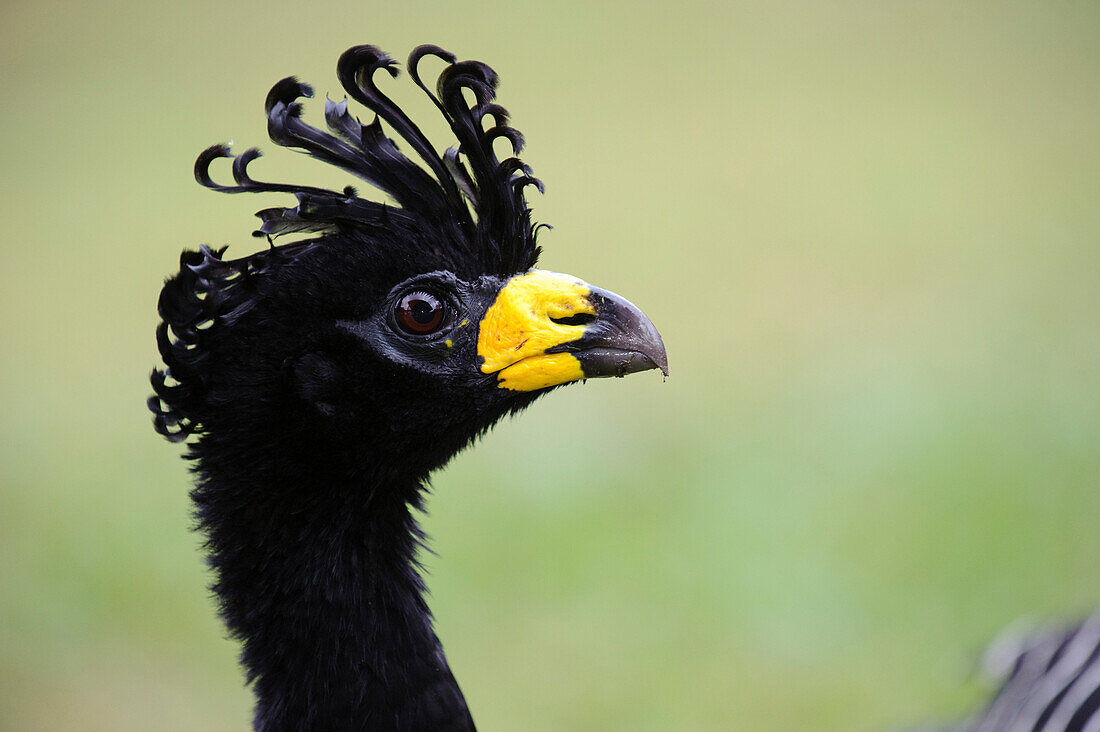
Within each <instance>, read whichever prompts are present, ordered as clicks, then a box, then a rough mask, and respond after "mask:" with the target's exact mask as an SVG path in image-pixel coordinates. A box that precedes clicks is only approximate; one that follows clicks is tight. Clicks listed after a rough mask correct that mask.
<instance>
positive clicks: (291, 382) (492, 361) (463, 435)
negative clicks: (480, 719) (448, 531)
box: [149, 46, 667, 730]
mask: <svg viewBox="0 0 1100 732" xmlns="http://www.w3.org/2000/svg"><path fill="white" fill-rule="evenodd" d="M428 55H431V56H436V57H438V58H440V59H443V60H444V61H445V62H446V63H447V66H446V67H445V68H444V70H443V72H442V74H441V75H440V77H439V81H438V84H437V86H436V91H435V92H434V93H433V92H432V91H429V90H428V88H427V87H426V86H425V85H424V84H423V83H422V82H421V80H420V77H419V75H418V73H417V65H418V63H419V62H420V61H421V59H423V57H424V56H428ZM408 69H409V75H410V76H411V77H412V80H413V82H414V83H415V84H416V85H417V86H419V87H420V88H421V89H422V90H423V91H424V92H425V93H426V94H427V95H428V97H429V98H430V99H431V101H432V102H433V103H434V104H435V106H436V107H437V108H438V110H439V111H440V113H441V114H442V115H443V117H444V119H445V120H446V122H447V123H448V125H449V126H450V128H451V131H452V132H453V133H454V136H455V138H456V139H457V143H458V144H457V146H456V147H452V148H450V149H448V150H447V151H446V152H445V153H443V154H442V155H439V154H438V153H437V152H436V150H435V148H434V147H433V146H432V145H431V143H429V141H428V140H427V138H426V137H425V136H424V134H423V133H422V132H421V131H420V129H419V128H418V127H417V126H416V125H415V124H414V123H413V122H412V120H410V119H409V118H408V117H407V116H406V115H405V113H404V112H403V111H402V110H401V109H400V108H399V107H397V106H396V105H395V104H394V103H393V102H392V101H391V100H390V99H389V98H388V97H387V96H386V95H385V94H383V93H382V91H381V90H379V88H378V87H377V86H376V84H375V76H376V75H377V72H378V71H379V70H384V71H385V72H387V73H389V74H390V75H391V76H396V75H397V69H396V65H395V63H394V61H393V60H392V59H390V58H389V57H388V56H387V55H386V54H384V53H383V52H381V51H379V50H378V49H377V48H374V47H372V46H359V47H356V48H352V49H350V50H349V51H347V52H346V53H344V55H343V56H342V57H341V58H340V61H339V64H338V66H337V73H338V75H339V78H340V81H341V83H342V84H343V86H344V88H345V89H346V90H347V93H348V94H350V95H351V97H353V98H354V99H355V100H356V101H358V102H360V103H361V104H363V105H365V106H366V107H367V108H369V109H370V110H371V111H373V112H374V115H375V116H374V119H373V120H372V121H371V122H370V123H369V124H366V125H364V124H361V123H360V122H359V121H358V120H356V119H355V118H354V117H353V116H352V114H351V113H350V112H349V111H348V105H347V102H346V101H340V102H332V101H327V102H326V104H325V119H326V122H327V124H328V127H329V132H324V131H322V130H319V129H317V128H315V127H312V126H310V125H308V124H306V123H305V122H304V121H303V120H302V118H301V113H302V106H301V103H300V102H299V99H300V98H302V97H308V96H311V94H312V90H311V89H310V88H309V87H308V86H306V85H305V84H302V83H299V82H298V81H296V80H294V79H292V78H291V79H284V80H283V81H281V82H279V83H278V84H276V85H275V87H274V88H273V89H272V90H271V92H270V93H269V94H268V97H267V104H266V110H267V119H268V130H269V133H270V135H271V138H272V139H273V140H274V141H275V142H276V143H278V144H280V145H283V146H286V147H291V148H294V149H297V150H301V151H303V152H305V153H307V154H309V155H310V156H312V157H314V158H317V159H319V160H321V161H323V162H326V163H328V164H330V165H334V166H337V167H338V168H341V169H342V170H345V171H347V172H348V173H350V174H352V175H354V176H356V177H358V178H361V179H362V180H364V181H366V182H367V183H369V184H371V185H372V186H374V187H376V188H378V189H380V190H381V191H383V192H384V193H386V194H387V195H388V196H389V197H390V198H391V199H392V201H393V203H390V204H387V203H379V202H374V201H369V200H364V199H361V198H359V197H358V196H357V195H356V192H355V190H354V189H352V188H350V187H349V188H345V189H344V190H342V191H332V190H326V189H322V188H315V187H310V186H299V185H284V184H277V183H266V182H262V181H259V180H256V179H254V178H253V177H252V176H251V174H250V173H249V164H250V163H251V162H252V161H254V160H255V159H256V158H257V157H258V156H259V154H260V153H259V151H258V150H255V149H252V150H248V151H246V152H244V153H242V154H240V155H236V156H234V155H233V154H232V153H231V152H230V150H229V148H228V147H227V146H224V145H215V146H214V147H211V148H209V149H208V150H206V151H205V152H204V153H203V154H202V155H201V156H200V157H199V159H198V161H197V162H196V164H195V177H196V178H197V179H198V181H199V183H201V184H202V185H204V186H206V187H208V188H211V189H214V190H216V191H220V192H223V193H265V192H276V193H289V194H292V195H293V196H294V197H295V198H296V201H297V202H296V205H294V206H292V207H287V208H270V209H265V210H263V211H260V212H259V213H258V214H257V215H258V216H259V218H260V220H261V221H262V224H261V226H260V228H259V230H258V231H257V232H256V234H257V235H258V236H261V237H267V239H268V241H269V242H270V243H271V245H270V246H269V248H267V249H265V250H262V251H260V252H259V253H257V254H253V255H251V256H248V257H245V258H242V259H226V258H224V256H223V255H224V253H225V249H224V248H221V249H216V250H214V249H210V248H207V247H203V248H201V249H200V251H185V252H184V253H183V255H182V256H181V259H180V270H179V273H178V274H176V275H175V276H173V277H172V278H170V279H169V280H168V281H167V282H166V283H165V285H164V289H163V290H162V292H161V295H160V303H159V311H160V315H161V317H162V319H163V322H162V323H161V324H160V326H159V327H158V329H157V342H158V346H159V349H160V353H161V356H162V357H163V359H164V363H165V365H166V368H164V369H163V370H155V371H154V372H153V374H152V383H153V388H154V391H155V392H156V393H155V395H154V396H153V397H151V398H150V400H149V406H150V409H152V411H153V412H154V414H155V417H154V423H155V427H156V429H157V431H158V432H160V433H161V434H163V435H165V436H167V437H168V438H169V439H170V440H174V441H181V440H186V439H188V438H189V437H193V438H194V439H193V440H192V441H191V444H190V448H189V455H188V457H190V458H192V459H194V460H196V466H195V472H196V476H197V478H196V487H195V490H194V491H193V492H192V497H193V499H194V501H195V503H196V506H197V510H196V513H197V517H198V523H199V527H200V529H201V530H203V531H204V532H205V533H206V535H207V539H208V543H207V546H208V549H209V556H210V563H211V565H212V567H213V568H214V571H215V576H216V579H215V583H214V590H215V592H216V593H217V595H218V597H219V600H220V603H221V612H222V615H223V617H224V618H225V621H226V624H227V625H228V627H229V629H230V631H231V632H232V633H233V634H234V635H235V636H236V637H238V638H240V639H241V640H242V641H243V643H244V650H243V653H242V662H243V664H244V665H245V667H246V668H247V670H248V674H249V678H250V680H251V681H252V682H253V683H254V686H255V690H256V694H257V697H258V704H257V713H256V714H257V716H256V727H257V729H362V728H377V729H390V728H394V729H433V730H434V729H470V728H472V721H471V720H470V717H469V714H468V712H466V708H465V703H464V702H463V700H462V695H461V693H460V692H459V690H458V687H457V685H456V684H455V682H454V679H453V677H452V676H451V674H450V670H449V669H448V668H447V665H446V662H445V661H444V660H443V655H442V650H441V649H440V647H439V642H438V640H437V639H436V638H435V635H434V632H433V631H432V629H431V621H430V615H429V614H428V611H427V607H426V604H425V602H424V600H423V597H422V590H423V585H422V582H421V579H420V576H419V574H418V573H417V572H416V563H415V555H416V550H417V546H418V545H419V543H420V541H421V539H422V534H421V533H420V531H419V529H418V528H417V526H416V523H415V520H414V519H413V518H412V516H411V514H410V507H419V505H420V494H421V489H422V486H423V482H424V480H425V478H426V477H427V475H428V473H429V472H430V471H431V470H433V469H434V468H437V467H439V466H440V465H442V464H443V463H445V462H446V461H447V460H448V459H449V458H450V457H451V456H452V455H454V454H455V452H457V451H458V450H460V449H462V447H463V446H465V445H466V444H467V443H468V442H469V441H470V440H472V439H473V438H475V437H477V436H478V435H479V434H481V433H482V432H484V431H485V430H487V429H488V428H489V427H491V426H492V425H493V423H494V422H496V421H497V420H498V419H500V418H501V417H502V416H503V415H505V414H508V413H509V412H512V411H515V410H517V409H520V408H522V407H524V406H526V405H527V404H528V403H530V402H531V401H532V400H533V399H534V398H536V397H537V396H539V395H540V394H543V393H545V392H546V391H547V390H549V389H552V388H554V387H555V386H558V385H560V384H565V383H568V382H572V381H578V380H581V379H586V378H590V377H597V376H623V375H624V374H628V373H632V372H635V371H641V370H645V369H654V368H659V369H661V370H662V371H665V372H666V373H667V361H666V357H665V350H664V345H663V344H662V342H661V337H660V336H659V335H658V334H657V331H656V329H655V328H654V327H653V325H652V324H651V323H650V322H649V320H648V319H647V318H646V317H645V316H644V315H643V314H642V313H641V312H640V311H639V310H638V309H637V308H636V307H634V306H633V305H631V304H630V303H629V302H627V301H626V300H624V299H623V298H621V297H618V296H617V295H614V294H612V293H610V292H607V291H605V290H601V289H599V288H597V287H593V286H591V285H588V284H586V283H584V282H583V281H581V280H579V279H576V278H575V277H570V276H567V275H562V274H556V273H552V272H544V271H540V270H537V269H533V267H534V265H535V262H536V260H537V259H538V254H539V249H538V247H537V246H536V243H535V235H536V232H537V228H538V227H536V226H534V225H533V224H532V221H531V212H530V210H529V209H528V208H527V204H526V201H525V199H524V191H525V190H526V189H527V188H528V187H531V186H533V187H536V188H539V189H540V190H541V183H539V181H538V180H536V179H535V178H534V177H532V175H531V171H530V169H529V168H528V166H527V165H526V164H524V163H523V162H521V161H520V160H519V159H518V158H517V157H514V155H513V156H512V157H508V158H506V159H503V160H501V159H498V157H497V155H496V154H495V153H494V142H495V141H497V140H499V139H501V138H503V139H504V140H506V141H507V143H508V144H510V146H511V148H512V150H513V152H514V153H519V151H520V149H521V148H522V145H523V138H522V136H521V135H520V133H519V132H517V131H516V130H515V129H514V128H512V127H510V126H509V124H508V113H507V112H506V111H505V110H504V109H503V108H502V107H500V106H499V105H497V104H495V103H494V102H493V98H494V96H495V90H496V74H495V73H494V72H493V71H492V69H490V68H489V67H488V66H486V65H484V64H481V63H478V62H475V61H462V62H456V61H455V57H454V56H452V55H451V54H450V53H448V52H446V51H444V50H442V49H440V48H438V47H435V46H421V47H419V48H417V49H416V50H415V51H413V53H412V55H411V57H410V58H409V63H408ZM468 99H472V103H471V102H469V101H468ZM385 128H388V130H389V132H388V133H387V131H386V129H385ZM395 139H399V140H401V141H402V144H403V145H404V146H405V147H406V151H407V152H408V154H406V152H402V150H401V149H399V147H398V144H397V142H395ZM221 158H232V176H233V179H234V183H233V184H232V185H222V184H219V183H216V182H215V181H214V179H213V177H212V175H211V173H210V167H211V165H212V164H213V163H215V162H216V161H218V160H219V159H221ZM414 158H419V159H420V163H416V162H414ZM286 234H295V235H303V234H304V235H308V237H309V238H304V239H300V240H298V241H294V242H292V243H288V244H282V245H278V246H276V245H275V244H274V240H275V239H276V238H278V237H280V236H283V235H286Z"/></svg>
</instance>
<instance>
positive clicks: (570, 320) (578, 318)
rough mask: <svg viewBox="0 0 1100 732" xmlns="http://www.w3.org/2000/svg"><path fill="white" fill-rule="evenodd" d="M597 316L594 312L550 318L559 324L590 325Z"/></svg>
mask: <svg viewBox="0 0 1100 732" xmlns="http://www.w3.org/2000/svg"><path fill="white" fill-rule="evenodd" d="M595 319H596V316H595V315H593V314H592V313H577V314H576V315H570V316H569V317H567V318H553V317H552V318H550V320H552V321H554V322H555V323H557V324H558V325H588V324H589V323H591V322H592V321H593V320H595Z"/></svg>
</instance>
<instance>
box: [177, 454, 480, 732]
mask: <svg viewBox="0 0 1100 732" xmlns="http://www.w3.org/2000/svg"><path fill="white" fill-rule="evenodd" d="M199 452H200V453H201V452H203V450H202V449H201V447H200V450H199ZM211 462H212V461H211V460H209V459H203V460H200V474H201V475H202V476H203V477H204V480H202V481H201V482H200V484H199V486H198V487H197V488H196V489H195V491H194V493H193V497H194V499H195V502H196V504H197V506H198V515H199V519H200V523H201V525H202V528H203V529H204V530H205V531H206V533H207V535H208V536H209V539H210V549H211V555H210V563H211V565H212V566H213V568H214V570H215V573H216V577H217V581H216V584H215V591H216V592H217V594H218V596H219V598H220V600H221V607H222V615H223V617H224V618H225V621H226V623H227V625H228V626H229V628H230V630H231V631H232V632H233V634H234V635H235V636H237V637H238V638H240V639H241V640H242V641H243V650H242V654H241V660H242V663H243V664H244V666H245V668H246V670H247V672H248V676H249V680H250V682H251V683H252V685H253V689H254V691H255V693H256V697H257V705H256V715H255V727H256V729H258V730H284V729H326V730H343V729H379V730H387V729H394V730H419V729H423V730H450V729H456V730H458V729H460V730H466V729H473V722H472V720H471V719H470V715H469V712H468V711H467V709H466V703H465V700H464V699H463V697H462V693H461V691H460V690H459V688H458V684H457V683H456V682H455V680H454V677H453V676H452V674H451V671H450V669H449V668H448V666H447V662H446V660H445V659H444V656H443V650H442V648H441V647H440V644H439V640H438V638H436V635H435V632H434V631H433V629H432V622H431V614H430V613H429V611H428V608H427V605H426V604H425V601H424V597H423V592H424V586H423V582H422V581H421V578H420V576H419V574H418V573H417V571H416V568H415V567H416V565H415V555H416V551H417V549H418V547H419V541H420V537H421V533H420V530H419V528H418V527H417V524H416V522H415V520H414V518H413V517H412V515H411V508H412V507H413V506H417V505H418V502H419V498H420V485H419V481H417V480H415V479H411V480H410V479H405V480H403V481H402V480H401V479H398V478H396V477H393V476H389V477H387V478H380V477H378V476H377V475H376V476H372V477H370V478H368V477H366V476H364V475H363V474H362V473H360V474H359V475H358V476H356V477H354V478H349V477H347V476H343V479H342V480H339V479H335V478H334V476H333V474H334V473H336V472H339V471H335V470H333V469H332V466H326V467H327V468H328V470H327V471H324V472H327V473H328V479H322V478H320V477H319V476H320V475H323V474H324V473H323V472H318V471H319V470H320V468H318V466H311V467H312V468H314V469H310V470H295V469H294V468H297V467H298V466H296V465H295V466H294V467H290V466H291V464H289V463H288V461H287V459H286V456H285V455H284V456H283V460H277V461H274V462H272V464H273V465H275V466H276V470H273V471H272V472H271V473H269V474H267V475H263V476H260V475H249V474H247V473H246V472H245V471H242V472H240V473H237V474H236V475H233V474H230V475H229V476H227V475H226V472H227V471H225V470H219V469H218V467H219V466H217V465H213V464H211ZM278 463H282V464H283V467H284V468H285V469H286V470H285V471H284V472H282V473H280V472H278ZM225 467H228V466H225Z"/></svg>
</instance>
